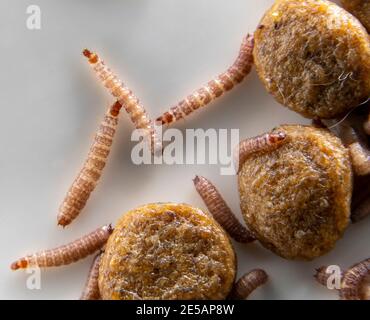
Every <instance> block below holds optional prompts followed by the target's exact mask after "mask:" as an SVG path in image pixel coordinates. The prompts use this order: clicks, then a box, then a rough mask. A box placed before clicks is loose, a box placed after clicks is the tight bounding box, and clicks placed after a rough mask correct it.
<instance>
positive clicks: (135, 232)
mask: <svg viewBox="0 0 370 320" xmlns="http://www.w3.org/2000/svg"><path fill="white" fill-rule="evenodd" d="M235 272H236V262H235V254H234V251H233V248H232V246H231V243H230V240H229V238H228V236H227V235H226V234H225V232H224V231H223V230H222V229H221V227H220V226H219V225H218V224H217V223H216V222H215V221H214V220H213V218H212V217H211V216H209V215H208V214H206V213H203V212H202V211H201V210H199V209H196V208H193V207H191V206H188V205H185V204H172V203H163V204H149V205H145V206H142V207H139V208H137V209H134V210H132V211H129V212H128V213H126V214H124V215H123V217H122V218H121V219H120V220H119V221H118V223H117V225H116V227H115V230H114V232H113V234H112V236H111V237H110V238H109V241H108V243H107V247H106V250H105V253H104V254H103V257H102V262H101V266H100V271H99V288H100V293H101V296H102V298H103V299H119V300H126V299H225V298H226V297H227V295H228V294H229V292H230V291H231V287H232V284H233V282H234V278H235Z"/></svg>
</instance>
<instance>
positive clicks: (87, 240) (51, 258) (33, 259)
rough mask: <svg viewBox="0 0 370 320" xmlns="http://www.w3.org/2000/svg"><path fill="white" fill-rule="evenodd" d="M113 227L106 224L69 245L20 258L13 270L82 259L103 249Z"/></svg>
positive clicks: (68, 262) (65, 263) (62, 263)
mask: <svg viewBox="0 0 370 320" xmlns="http://www.w3.org/2000/svg"><path fill="white" fill-rule="evenodd" d="M112 231H113V229H112V227H111V226H110V225H106V226H103V227H100V228H98V229H96V230H95V231H93V232H91V233H89V234H87V235H85V236H83V237H82V238H79V239H77V240H75V241H73V242H71V243H69V244H67V245H63V246H60V247H57V248H55V249H50V250H44V251H40V252H37V253H35V254H32V255H28V256H25V257H23V258H20V259H18V260H17V261H15V262H14V263H12V265H11V269H12V270H17V269H25V268H28V267H40V268H44V267H57V266H62V265H68V264H70V263H72V262H76V261H78V260H81V259H83V258H85V257H87V256H88V255H90V254H92V253H94V252H95V251H97V250H99V249H101V248H102V247H103V246H104V244H105V243H106V242H107V240H108V238H109V236H110V234H111V233H112Z"/></svg>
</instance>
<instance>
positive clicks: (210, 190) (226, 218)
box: [193, 176, 255, 243]
mask: <svg viewBox="0 0 370 320" xmlns="http://www.w3.org/2000/svg"><path fill="white" fill-rule="evenodd" d="M193 182H194V186H195V188H196V190H197V191H198V193H199V195H200V196H201V198H202V199H203V201H204V202H205V204H206V206H207V208H208V210H209V211H210V213H211V214H212V215H213V217H214V218H215V220H216V221H217V222H218V223H219V224H220V225H221V226H222V227H223V228H224V229H225V230H226V232H227V233H228V234H229V235H230V236H231V237H232V238H233V239H235V240H236V241H238V242H241V243H248V242H252V241H254V240H255V238H254V237H253V235H252V234H251V232H250V231H248V229H247V228H245V227H244V226H243V225H242V224H241V223H240V222H239V220H238V219H237V218H236V217H235V215H234V214H233V213H232V211H231V210H230V208H229V206H228V205H227V204H226V202H225V200H224V199H223V198H222V196H221V194H220V193H219V192H218V190H217V189H216V187H215V186H214V185H213V184H212V183H211V182H210V181H209V180H207V179H206V178H204V177H199V176H196V177H195V178H194V180H193Z"/></svg>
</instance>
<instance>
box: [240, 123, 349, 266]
mask: <svg viewBox="0 0 370 320" xmlns="http://www.w3.org/2000/svg"><path fill="white" fill-rule="evenodd" d="M274 132H285V134H286V138H285V140H284V143H283V144H282V145H281V146H280V147H279V148H277V149H275V150H272V151H270V152H266V153H255V154H251V155H250V156H249V157H248V158H247V159H246V160H245V162H244V164H243V165H242V167H241V170H240V172H239V175H238V180H239V193H240V203H241V204H240V205H241V209H242V212H243V216H244V219H245V222H246V224H247V227H248V228H249V230H251V232H252V233H253V235H254V236H255V237H256V238H257V239H258V240H259V241H260V242H261V243H262V244H263V245H264V246H266V247H267V248H269V249H270V250H272V251H273V252H275V253H277V254H278V255H280V256H282V257H284V258H287V259H303V260H311V259H314V258H316V257H318V256H321V255H323V254H325V253H327V252H328V251H330V250H331V249H332V248H333V247H334V245H335V243H336V241H337V240H338V239H339V238H341V236H342V234H343V232H344V230H345V229H346V227H347V225H348V223H349V218H350V212H351V211H350V205H351V195H352V168H351V161H350V156H349V152H348V150H347V148H346V147H345V146H344V145H343V144H342V142H341V140H340V139H339V138H337V137H335V136H334V135H333V134H331V133H330V132H329V131H328V130H326V129H319V128H314V127H309V126H300V125H285V126H281V127H278V128H276V129H274V130H273V131H272V133H274Z"/></svg>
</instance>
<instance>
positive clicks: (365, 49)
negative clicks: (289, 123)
mask: <svg viewBox="0 0 370 320" xmlns="http://www.w3.org/2000/svg"><path fill="white" fill-rule="evenodd" d="M254 61H255V65H256V68H257V72H258V74H259V77H260V79H261V80H262V82H263V83H264V85H265V87H266V89H267V90H268V91H269V92H270V93H271V94H272V95H273V96H274V97H275V98H276V99H277V100H278V102H280V103H281V104H283V105H285V106H287V107H289V108H290V109H292V110H294V111H296V112H298V113H300V114H302V115H303V116H305V117H308V118H316V117H320V118H334V117H338V116H341V115H342V114H345V113H346V112H348V110H350V109H351V108H353V107H355V106H357V105H358V104H360V103H362V102H364V101H366V99H367V98H368V97H369V95H370V41H369V36H368V34H367V32H366V30H365V28H364V27H363V26H362V25H361V23H360V22H359V21H358V20H357V19H356V18H354V16H352V15H351V14H350V13H348V12H347V11H345V10H344V9H342V8H340V7H339V6H337V5H336V4H334V3H331V2H329V1H325V0H277V1H276V2H275V4H274V5H273V6H272V7H271V9H270V10H268V12H266V14H265V15H264V17H263V18H262V20H261V22H260V25H259V27H258V29H257V31H256V32H255V47H254Z"/></svg>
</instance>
